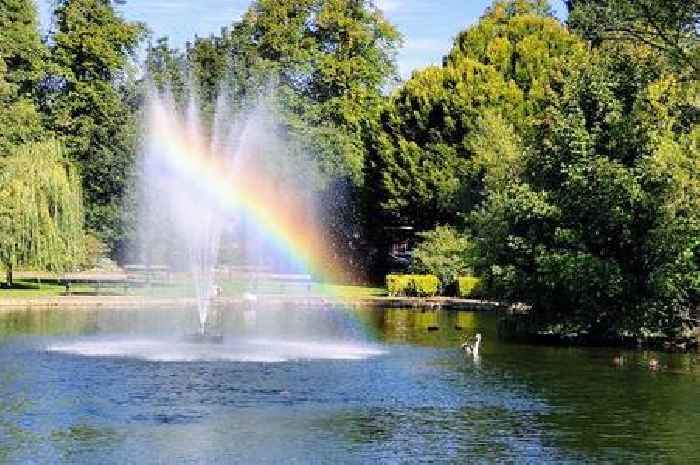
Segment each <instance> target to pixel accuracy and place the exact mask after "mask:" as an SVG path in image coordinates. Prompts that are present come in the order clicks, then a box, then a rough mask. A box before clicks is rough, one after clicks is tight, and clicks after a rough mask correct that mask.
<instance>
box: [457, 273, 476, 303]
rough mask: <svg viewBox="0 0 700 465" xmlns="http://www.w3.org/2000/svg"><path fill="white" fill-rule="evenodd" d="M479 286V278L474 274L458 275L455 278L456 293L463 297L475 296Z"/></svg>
mask: <svg viewBox="0 0 700 465" xmlns="http://www.w3.org/2000/svg"><path fill="white" fill-rule="evenodd" d="M480 287H481V279H479V278H477V277H475V276H459V277H458V278H457V295H458V296H459V297H461V298H463V299H467V298H470V297H475V296H476V295H477V294H478V293H479V291H480Z"/></svg>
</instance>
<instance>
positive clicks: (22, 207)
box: [0, 141, 84, 271]
mask: <svg viewBox="0 0 700 465" xmlns="http://www.w3.org/2000/svg"><path fill="white" fill-rule="evenodd" d="M82 205H83V204H82V199H81V192H80V177H79V176H78V172H77V170H76V169H75V168H74V167H73V166H72V165H71V164H70V162H68V161H67V160H66V159H65V157H64V155H63V150H62V149H61V146H60V145H59V144H58V143H56V142H53V141H48V142H42V143H34V144H30V145H26V146H22V147H20V148H18V149H17V150H16V151H15V153H13V154H12V155H10V156H9V157H6V158H4V159H0V264H2V266H3V267H4V268H5V269H6V270H12V269H13V268H20V267H22V268H30V269H37V270H49V271H58V270H64V269H69V268H71V267H73V266H75V265H77V264H79V263H81V261H82V259H83V238H84V236H83V209H82Z"/></svg>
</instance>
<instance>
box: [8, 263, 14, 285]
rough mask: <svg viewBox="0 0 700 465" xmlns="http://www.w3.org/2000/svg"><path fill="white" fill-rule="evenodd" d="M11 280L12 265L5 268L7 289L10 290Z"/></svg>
mask: <svg viewBox="0 0 700 465" xmlns="http://www.w3.org/2000/svg"><path fill="white" fill-rule="evenodd" d="M12 284H13V278H12V265H10V266H8V267H7V287H8V288H10V289H11V288H12Z"/></svg>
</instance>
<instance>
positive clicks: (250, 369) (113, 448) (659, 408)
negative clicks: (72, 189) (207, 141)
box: [0, 306, 700, 464]
mask: <svg viewBox="0 0 700 465" xmlns="http://www.w3.org/2000/svg"><path fill="white" fill-rule="evenodd" d="M193 314H194V312H187V311H166V310H163V311H124V310H121V311H104V310H102V311H46V312H25V311H22V312H11V313H2V314H0V463H65V464H81V463H89V464H93V463H99V464H112V463H113V464H121V463H241V464H243V463H246V464H249V463H256V464H257V463H262V464H266V463H285V464H286V463H301V464H312V463H319V464H322V463H337V464H345V463H348V464H364V463H391V464H394V463H397V464H398V463H459V464H461V463H494V462H504V463H513V462H516V463H692V462H697V461H700V444H698V442H697V441H696V440H694V439H693V438H695V437H696V436H697V428H698V426H699V425H700V402H699V400H700V368H699V367H698V357H697V354H691V355H680V354H673V355H670V354H657V353H650V352H641V353H637V352H624V353H621V352H619V351H615V350H608V349H581V348H554V347H541V346H529V345H511V344H505V343H502V342H499V341H498V340H497V339H496V320H495V317H494V316H493V315H489V314H477V313H471V312H443V311H432V310H425V311H420V310H402V309H390V310H389V309H388V310H371V309H364V310H354V311H350V310H332V309H326V310H314V309H301V308H294V307H290V306H285V307H279V308H260V309H258V310H256V311H255V312H253V313H251V311H250V310H248V311H241V310H236V309H221V314H220V322H219V323H220V330H221V331H222V333H223V334H224V335H225V339H224V344H223V345H221V346H217V345H196V344H188V343H187V342H185V340H184V339H182V337H181V336H183V335H186V334H188V333H189V332H191V330H192V328H194V327H195V326H193V325H195V324H196V320H195V319H194V318H195V317H193ZM477 332H479V333H481V334H483V335H484V343H483V347H482V354H481V359H480V360H479V362H478V363H475V361H474V360H472V359H470V358H465V357H464V355H463V354H462V353H461V351H460V350H459V345H460V343H461V341H462V340H463V339H464V338H465V337H469V336H472V335H474V334H475V333H477ZM652 357H654V358H657V359H658V360H659V361H660V362H661V368H660V369H659V370H657V371H650V370H649V369H648V360H649V359H651V358H652ZM620 360H624V363H620ZM268 362H275V363H268Z"/></svg>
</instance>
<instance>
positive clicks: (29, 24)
mask: <svg viewBox="0 0 700 465" xmlns="http://www.w3.org/2000/svg"><path fill="white" fill-rule="evenodd" d="M45 59H46V48H45V47H44V45H43V44H42V43H41V41H40V39H39V20H38V14H37V11H36V8H35V5H34V3H33V2H32V1H30V0H2V1H0V157H2V156H7V155H9V153H10V152H11V151H12V150H13V148H14V147H16V146H18V145H22V144H25V143H28V142H32V141H36V140H39V139H40V138H42V137H43V127H42V124H41V118H40V115H39V113H38V112H37V109H36V106H35V103H34V98H35V96H36V88H37V86H38V84H39V82H40V80H41V79H42V78H43V74H44V67H45Z"/></svg>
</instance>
